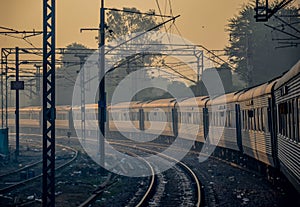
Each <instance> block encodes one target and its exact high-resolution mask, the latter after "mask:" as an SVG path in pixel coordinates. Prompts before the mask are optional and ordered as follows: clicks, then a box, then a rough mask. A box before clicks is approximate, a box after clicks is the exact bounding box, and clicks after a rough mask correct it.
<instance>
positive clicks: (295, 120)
mask: <svg viewBox="0 0 300 207" xmlns="http://www.w3.org/2000/svg"><path fill="white" fill-rule="evenodd" d="M298 122H299V120H298V100H297V99H294V100H293V131H294V140H295V141H297V142H298V139H299V133H298Z"/></svg>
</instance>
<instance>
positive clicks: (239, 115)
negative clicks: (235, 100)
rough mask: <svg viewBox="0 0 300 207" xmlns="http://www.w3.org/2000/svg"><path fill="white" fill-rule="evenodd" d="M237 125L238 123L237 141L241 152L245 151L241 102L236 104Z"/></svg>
mask: <svg viewBox="0 0 300 207" xmlns="http://www.w3.org/2000/svg"><path fill="white" fill-rule="evenodd" d="M235 114H236V116H235V123H236V124H235V125H236V141H237V146H238V148H239V150H240V152H243V143H242V125H241V109H240V105H239V104H235Z"/></svg>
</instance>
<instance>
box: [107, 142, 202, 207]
mask: <svg viewBox="0 0 300 207" xmlns="http://www.w3.org/2000/svg"><path fill="white" fill-rule="evenodd" d="M111 144H113V145H116V146H122V147H126V148H131V149H134V150H138V151H142V152H147V153H150V154H157V153H158V152H157V151H155V150H152V149H147V148H144V147H140V146H139V147H138V146H132V145H130V144H126V143H125V144H124V143H117V142H111ZM120 150H124V149H120ZM126 151H128V150H126ZM131 153H132V152H131ZM135 153H136V152H135ZM136 154H138V153H136ZM160 156H161V157H162V158H163V159H165V160H166V161H167V162H169V161H171V162H176V163H177V164H176V165H175V166H174V167H173V168H172V169H170V170H168V171H166V172H163V173H158V174H157V175H156V177H157V181H156V183H157V184H156V186H152V187H153V188H154V187H155V190H154V189H151V190H149V192H155V193H153V195H152V197H151V196H150V195H149V194H147V195H145V196H146V197H147V199H145V200H144V201H143V202H142V203H141V205H140V206H145V205H147V206H157V205H160V206H166V205H170V202H173V204H174V205H178V206H200V205H201V184H200V182H199V180H198V178H197V176H196V174H195V173H194V172H193V170H192V169H191V168H190V167H188V166H187V165H186V164H184V163H183V162H181V161H179V160H176V159H175V158H173V157H169V156H167V155H163V154H160ZM153 167H154V168H155V166H153ZM170 181H172V182H170ZM168 185H169V186H168ZM167 187H169V188H172V189H170V190H171V191H168V192H173V194H172V193H167V194H166V193H165V192H166V191H165V190H166V188H167ZM150 197H151V198H150ZM175 203H176V204H175Z"/></svg>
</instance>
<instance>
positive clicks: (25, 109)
mask: <svg viewBox="0 0 300 207" xmlns="http://www.w3.org/2000/svg"><path fill="white" fill-rule="evenodd" d="M13 110H16V108H13ZM19 110H20V111H40V110H42V107H41V106H27V107H22V108H20V109H19Z"/></svg>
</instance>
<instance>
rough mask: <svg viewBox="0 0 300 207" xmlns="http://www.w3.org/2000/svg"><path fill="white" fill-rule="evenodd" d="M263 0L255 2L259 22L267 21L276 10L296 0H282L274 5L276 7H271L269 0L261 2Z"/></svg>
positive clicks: (255, 16) (256, 17) (256, 16)
mask: <svg viewBox="0 0 300 207" xmlns="http://www.w3.org/2000/svg"><path fill="white" fill-rule="evenodd" d="M260 1H261V0H256V3H255V5H256V6H255V8H254V10H255V15H254V18H255V19H256V21H257V22H266V21H268V20H269V19H270V18H271V17H272V16H273V15H274V14H275V13H276V12H278V11H279V10H280V9H282V8H284V7H285V6H287V5H288V4H289V3H291V2H292V1H294V0H282V1H281V2H280V3H278V4H277V5H275V6H274V8H270V7H269V0H262V1H264V3H261V2H260Z"/></svg>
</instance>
